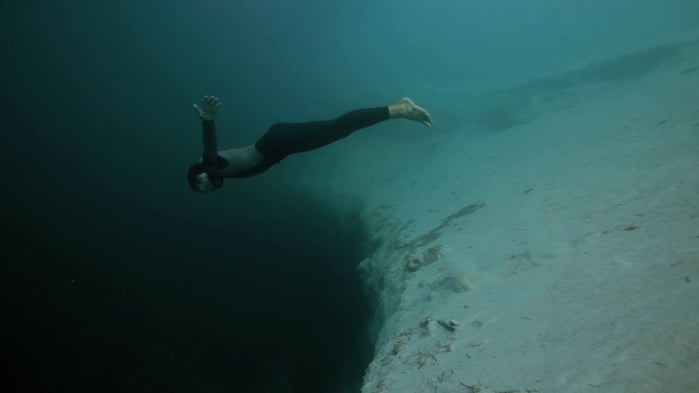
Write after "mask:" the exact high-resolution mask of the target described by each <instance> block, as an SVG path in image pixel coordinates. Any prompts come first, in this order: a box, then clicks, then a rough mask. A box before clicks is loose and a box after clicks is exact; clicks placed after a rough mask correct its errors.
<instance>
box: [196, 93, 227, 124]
mask: <svg viewBox="0 0 699 393" xmlns="http://www.w3.org/2000/svg"><path fill="white" fill-rule="evenodd" d="M193 107H194V110H195V111H196V112H197V115H198V116H199V118H200V119H202V120H205V121H211V120H214V118H215V117H216V111H217V110H218V108H220V107H221V102H220V101H219V100H218V98H216V97H214V96H204V102H203V103H202V105H201V107H200V106H199V105H197V104H194V105H193Z"/></svg>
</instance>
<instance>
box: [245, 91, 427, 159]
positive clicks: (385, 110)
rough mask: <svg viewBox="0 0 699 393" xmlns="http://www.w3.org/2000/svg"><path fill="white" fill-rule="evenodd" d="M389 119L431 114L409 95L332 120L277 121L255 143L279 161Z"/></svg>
mask: <svg viewBox="0 0 699 393" xmlns="http://www.w3.org/2000/svg"><path fill="white" fill-rule="evenodd" d="M392 118H405V119H409V120H414V121H419V122H421V123H423V124H425V125H429V124H431V120H432V119H431V117H430V114H429V113H428V112H427V111H426V110H424V109H423V108H420V107H419V106H417V105H415V103H414V102H413V101H412V100H410V99H409V98H407V97H406V98H403V99H401V100H400V101H399V102H397V103H395V104H393V105H389V106H382V107H376V108H366V109H357V110H353V111H350V112H347V113H345V114H343V115H342V116H340V117H337V118H335V119H333V120H326V121H313V122H306V123H277V124H274V125H273V126H272V127H270V129H269V130H268V131H267V133H266V134H265V135H264V136H262V138H260V139H259V140H258V141H257V142H256V143H255V147H256V148H257V150H258V151H259V152H260V153H261V154H262V155H264V156H268V157H269V156H274V157H277V158H278V159H279V160H281V159H282V158H283V157H286V156H288V155H290V154H295V153H301V152H305V151H309V150H314V149H317V148H319V147H322V146H325V145H328V144H330V143H332V142H335V141H337V140H340V139H342V138H345V137H347V136H348V135H350V134H351V133H353V132H354V131H357V130H360V129H363V128H367V127H370V126H372V125H375V124H378V123H381V122H383V121H385V120H388V119H392Z"/></svg>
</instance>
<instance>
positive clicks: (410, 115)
mask: <svg viewBox="0 0 699 393" xmlns="http://www.w3.org/2000/svg"><path fill="white" fill-rule="evenodd" d="M388 109H389V113H390V114H391V117H402V118H404V119H408V120H414V121H419V122H420V123H422V124H424V125H426V126H429V125H431V124H432V115H430V113H429V112H427V110H426V109H425V108H422V107H419V106H417V105H416V104H415V103H414V102H413V100H411V99H410V98H408V97H403V98H401V100H400V101H399V102H398V103H396V104H393V105H391V106H390V107H389V108H388Z"/></svg>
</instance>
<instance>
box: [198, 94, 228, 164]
mask: <svg viewBox="0 0 699 393" xmlns="http://www.w3.org/2000/svg"><path fill="white" fill-rule="evenodd" d="M193 107H194V110H195V111H196V112H197V115H198V116H199V118H200V119H201V121H202V126H203V128H204V131H203V135H202V142H203V144H204V154H202V159H203V160H204V164H205V165H210V164H213V163H215V162H216V156H217V155H218V146H217V143H216V124H215V123H214V119H215V118H216V111H217V110H218V108H220V107H221V102H220V101H219V100H218V98H216V97H214V96H204V101H203V103H202V106H201V107H200V106H199V105H197V104H194V105H193Z"/></svg>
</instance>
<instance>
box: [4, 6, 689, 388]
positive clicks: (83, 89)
mask: <svg viewBox="0 0 699 393" xmlns="http://www.w3.org/2000/svg"><path fill="white" fill-rule="evenodd" d="M697 16H699V3H697V2H695V1H689V0H687V1H679V0H676V1H660V0H655V1H651V0H644V1H633V2H632V1H616V2H613V4H611V3H610V2H605V1H588V2H582V1H572V0H568V1H557V2H550V1H527V2H522V1H513V0H510V1H499V2H487V1H434V2H419V1H412V0H410V1H397V0H390V1H381V2H377V1H368V0H359V1H320V0H300V1H294V2H292V1H282V0H258V1H253V0H243V1H235V2H222V1H202V2H194V1H190V2H187V1H179V2H173V1H149V2H139V1H131V0H126V1H100V2H98V1H91V2H87V1H73V2H49V1H44V2H40V1H39V2H33V1H23V2H22V1H14V2H13V1H5V2H2V4H0V20H1V21H2V23H1V24H0V42H2V52H1V56H2V68H3V72H2V73H1V74H0V81H1V82H2V92H1V97H2V101H0V104H1V107H2V109H1V110H2V114H3V118H2V133H3V137H4V139H5V142H4V143H2V145H1V147H0V149H2V157H3V158H2V160H3V165H2V166H1V168H2V174H3V177H2V178H3V179H4V181H3V192H2V194H1V196H0V198H1V199H0V200H1V201H2V207H3V208H2V222H3V226H4V228H5V230H6V232H7V234H6V235H5V237H4V239H3V248H4V251H5V252H6V255H7V257H5V258H3V262H2V267H1V269H2V270H1V271H0V273H1V276H0V285H1V287H0V290H1V291H2V293H1V294H2V302H3V308H4V310H5V317H4V318H3V320H4V321H5V322H4V323H3V330H4V331H3V333H4V336H3V337H4V338H5V341H6V342H5V343H4V348H6V349H5V350H3V357H4V358H5V359H4V360H5V361H6V362H7V364H10V366H9V367H7V368H6V370H7V372H8V373H9V375H8V377H7V378H5V380H4V381H3V384H6V386H5V387H3V388H2V390H3V391H8V392H9V391H40V392H78V391H90V392H127V391H128V392H140V391H143V392H148V391H153V392H156V391H157V392H160V391H162V392H233V391H235V392H242V391H264V392H286V391H289V392H305V393H310V392H330V391H338V392H345V391H348V392H351V391H358V390H359V386H360V385H361V379H362V375H363V372H364V369H365V367H366V366H367V364H368V362H369V361H370V360H371V358H372V350H373V347H372V344H373V342H372V340H373V337H374V333H375V332H373V331H370V328H369V327H370V326H371V324H372V322H374V321H373V319H372V318H373V311H374V305H373V300H372V299H371V297H370V296H368V295H367V293H366V291H365V289H364V287H363V285H362V283H361V281H360V279H359V277H358V275H357V273H356V268H355V266H356V264H357V263H358V262H359V261H360V260H361V259H362V258H364V257H365V256H366V255H367V253H368V252H369V251H370V247H369V246H367V244H368V241H367V237H368V236H367V234H366V233H365V232H364V231H365V230H364V226H363V224H362V223H361V221H360V220H359V219H358V218H356V217H354V216H351V217H349V218H348V217H347V216H346V214H347V213H342V214H340V213H337V212H335V210H334V208H333V205H332V203H331V201H328V200H326V199H324V198H323V196H322V195H315V194H313V193H311V192H304V191H299V190H297V189H294V190H290V189H288V188H285V187H284V186H280V185H279V180H280V178H279V172H277V173H275V172H274V171H275V170H276V169H278V168H272V169H271V170H270V173H267V174H264V175H263V176H260V177H256V178H251V179H245V180H240V181H227V184H226V187H225V189H224V190H222V191H220V192H217V193H215V194H211V195H207V196H203V197H202V196H200V195H196V194H194V193H193V192H192V191H191V190H190V189H189V188H188V186H187V183H186V181H185V173H186V169H187V166H188V165H189V164H190V163H191V162H194V161H196V160H197V159H198V157H199V155H200V153H201V136H200V132H201V131H200V129H199V127H200V124H199V121H198V120H197V118H196V116H195V114H194V112H193V111H192V109H191V105H192V104H193V103H196V102H200V100H201V98H202V97H203V96H204V95H207V94H213V95H217V96H218V97H220V98H221V99H222V101H223V102H224V107H223V109H222V112H221V114H220V117H219V143H220V145H221V146H222V147H233V146H237V145H245V144H249V143H251V142H253V141H254V140H255V138H257V137H258V136H260V135H261V134H262V133H263V132H264V131H265V130H266V129H267V127H268V126H269V125H270V124H271V123H273V122H277V121H306V120H315V119H320V118H327V117H331V116H335V115H337V114H339V113H338V112H339V111H341V110H350V109H354V108H355V107H363V106H376V105H383V104H387V103H388V102H385V100H387V99H394V98H398V97H400V96H402V95H413V98H415V99H416V100H418V101H419V102H425V103H428V104H429V105H430V108H429V109H431V110H432V112H433V113H435V114H439V113H440V102H439V99H438V98H435V97H437V96H440V97H442V96H444V95H448V94H451V95H452V96H453V94H454V93H460V92H462V91H463V93H469V92H478V91H486V90H489V89H494V88H499V87H503V86H510V85H513V84H522V83H526V82H527V81H529V80H531V79H532V78H538V77H541V76H546V75H549V74H551V73H561V72H565V71H567V70H569V69H573V68H576V67H578V66H580V65H584V64H586V63H587V62H590V61H595V60H600V59H604V58H607V57H609V56H612V55H614V54H616V53H617V52H623V51H627V50H634V49H638V48H643V47H645V46H652V45H654V44H656V43H657V42H659V41H660V42H661V41H662V40H663V39H665V38H666V37H674V36H681V35H683V34H684V33H686V32H689V31H691V30H692V29H695V25H696V20H697ZM661 55H662V53H661ZM661 57H662V56H661ZM622 67H626V66H624V65H622ZM631 68H633V67H631ZM588 70H592V71H595V70H598V68H596V67H592V68H590V69H588ZM612 71H613V70H612ZM563 75H564V76H563V77H561V78H559V79H554V80H555V81H558V82H560V83H564V84H565V83H567V81H568V79H565V74H563ZM576 75H578V76H579V74H576ZM582 75H583V76H584V75H586V74H585V73H583V74H582ZM588 76H590V77H592V78H594V73H593V74H588ZM430 92H435V93H436V92H440V94H439V95H437V94H435V95H434V96H433V95H431V93H430ZM441 93H444V94H441ZM450 108H453V106H450ZM498 113H499V112H498ZM442 114H444V115H447V113H442ZM489 116H490V115H489ZM494 116H496V117H498V118H497V119H491V118H490V117H489V118H488V119H490V120H492V121H493V122H494V123H496V124H501V123H503V121H504V120H503V119H501V116H499V115H497V114H496V115H494ZM491 117H492V116H491ZM505 120H506V119H505ZM434 121H435V124H434V128H433V129H434V130H435V132H444V133H445V137H448V132H449V131H454V130H448V129H445V128H442V129H440V118H439V117H438V116H435V119H434ZM505 123H507V122H506V121H505ZM442 127H443V126H442ZM295 159H298V160H302V159H304V158H303V157H297V158H295ZM284 164H285V163H282V164H281V165H284ZM318 165H326V163H320V162H319V163H318ZM436 171H437V168H436ZM287 175H288V172H287ZM368 175H369V174H368ZM289 176H292V179H291V181H289V179H285V182H284V184H289V183H293V176H298V178H299V179H302V178H304V174H303V173H298V174H293V173H292V174H291V175H289ZM304 180H306V179H304ZM317 181H318V182H322V181H323V179H317Z"/></svg>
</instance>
